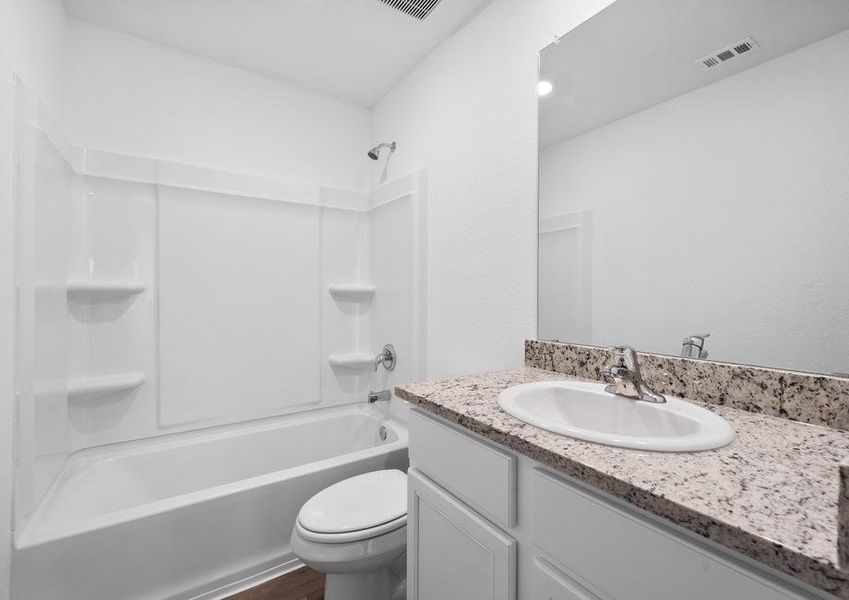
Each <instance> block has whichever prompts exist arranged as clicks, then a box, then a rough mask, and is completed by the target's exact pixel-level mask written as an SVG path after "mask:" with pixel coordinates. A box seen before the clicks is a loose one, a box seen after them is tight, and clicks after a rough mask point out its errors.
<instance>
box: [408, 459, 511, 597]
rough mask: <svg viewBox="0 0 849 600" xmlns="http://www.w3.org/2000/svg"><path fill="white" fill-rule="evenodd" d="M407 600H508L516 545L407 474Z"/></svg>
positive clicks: (436, 489) (427, 483) (441, 492)
mask: <svg viewBox="0 0 849 600" xmlns="http://www.w3.org/2000/svg"><path fill="white" fill-rule="evenodd" d="M408 481H409V509H408V515H407V536H408V537H407V552H408V555H407V557H408V563H407V564H408V569H407V590H408V592H407V597H408V598H409V600H513V599H515V597H516V541H515V540H513V539H512V538H511V537H510V536H509V535H507V534H505V533H504V532H502V531H500V530H499V529H497V528H496V527H494V526H493V525H491V524H490V523H488V522H487V521H486V520H485V519H483V518H482V517H480V516H479V515H477V514H476V513H475V512H473V511H472V510H470V509H469V508H467V507H466V506H464V505H463V504H462V503H461V502H460V501H458V500H456V499H455V498H453V497H452V496H451V495H449V494H448V493H446V492H445V491H444V490H442V489H441V488H439V487H438V486H437V485H436V484H435V483H433V482H431V481H429V480H428V479H427V478H426V477H424V476H422V475H421V474H420V473H418V472H416V471H415V470H411V471H410V473H409V480H408Z"/></svg>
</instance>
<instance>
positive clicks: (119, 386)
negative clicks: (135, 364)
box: [68, 373, 145, 402]
mask: <svg viewBox="0 0 849 600" xmlns="http://www.w3.org/2000/svg"><path fill="white" fill-rule="evenodd" d="M144 382H145V375H144V373H123V374H120V375H100V376H97V377H81V378H79V379H72V380H71V381H69V382H68V401H69V402H71V401H76V402H80V401H84V400H90V399H92V398H97V397H99V396H107V395H109V394H114V393H117V392H123V391H125V390H132V389H134V388H137V387H139V386H140V385H141V384H143V383H144Z"/></svg>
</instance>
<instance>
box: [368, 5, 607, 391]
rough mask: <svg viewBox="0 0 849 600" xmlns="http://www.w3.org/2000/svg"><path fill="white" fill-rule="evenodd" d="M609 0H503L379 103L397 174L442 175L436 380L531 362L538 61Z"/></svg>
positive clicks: (436, 225) (432, 299)
mask: <svg viewBox="0 0 849 600" xmlns="http://www.w3.org/2000/svg"><path fill="white" fill-rule="evenodd" d="M607 4H609V2H608V1H607V0H592V1H581V2H578V1H576V0H569V1H562V0H544V1H542V0H541V1H534V2H527V1H525V0H495V2H493V3H492V4H491V5H490V6H489V7H488V8H486V9H485V10H484V11H483V12H481V14H480V15H478V17H477V18H476V19H475V20H474V21H472V22H471V23H470V24H468V25H467V26H466V27H464V28H463V29H461V30H460V31H459V32H457V33H456V34H455V35H454V36H453V37H452V38H450V39H448V40H447V41H445V42H444V43H443V44H441V45H440V46H439V47H438V48H437V49H436V50H435V51H434V52H433V53H431V54H430V56H428V58H426V59H425V60H424V61H423V62H422V63H421V64H420V65H419V66H418V67H416V68H415V69H414V70H413V71H412V72H411V73H410V74H409V75H408V76H407V77H406V78H405V79H404V80H403V81H402V82H401V83H400V84H398V85H397V86H396V87H395V88H394V89H393V90H392V91H391V92H389V94H387V96H386V97H384V98H383V100H381V101H380V102H379V103H378V104H377V106H376V107H375V110H374V133H375V135H374V137H375V139H376V140H397V141H398V151H397V152H396V153H395V154H394V155H393V156H392V158H391V160H390V162H389V165H388V176H389V177H390V178H391V177H393V176H397V175H400V174H403V173H407V172H410V171H413V170H416V169H419V168H424V167H427V168H428V170H429V172H430V175H431V203H430V207H429V210H430V231H431V237H430V263H429V279H428V281H429V297H428V375H430V376H442V375H449V374H456V373H460V372H464V371H475V370H481V369H488V368H494V367H500V366H506V365H516V364H520V363H521V362H522V342H523V340H524V338H525V337H529V336H530V337H533V336H534V335H535V332H536V246H537V240H536V231H537V225H536V220H537V200H536V191H537V95H536V80H537V64H538V53H539V50H541V49H542V48H543V47H544V46H546V45H548V44H549V43H550V42H552V41H553V40H554V38H555V36H556V35H561V34H563V33H565V32H566V31H568V30H569V29H571V28H573V27H575V26H576V25H578V24H579V23H581V22H582V21H583V20H585V19H586V18H588V17H590V16H591V15H593V14H595V13H596V12H597V11H598V10H600V9H602V8H603V7H605V6H606V5H607ZM381 175H386V174H384V173H377V174H376V175H375V176H381Z"/></svg>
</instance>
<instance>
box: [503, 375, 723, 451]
mask: <svg viewBox="0 0 849 600" xmlns="http://www.w3.org/2000/svg"><path fill="white" fill-rule="evenodd" d="M604 388H605V384H604V383H590V382H583V381H539V382H535V383H525V384H522V385H515V386H513V387H509V388H507V389H506V390H504V391H503V392H501V394H499V396H498V405H499V406H500V407H501V408H502V409H503V410H505V411H506V412H508V413H509V414H511V415H513V416H514V417H516V418H517V419H519V420H520V421H524V422H525V423H528V424H530V425H535V426H536V427H541V428H542V429H546V430H548V431H551V432H554V433H559V434H561V435H566V436H569V437H573V438H577V439H579V440H586V441H588V442H596V443H599V444H606V445H608V446H618V447H620V448H633V449H636V450H655V451H660V452H697V451H700V450H713V449H715V448H721V447H722V446H726V445H728V444H730V443H731V442H732V441H734V428H733V427H731V425H730V424H729V423H728V421H726V420H725V419H723V418H722V417H720V416H719V415H717V414H714V413H712V412H710V411H709V410H707V409H704V408H702V407H700V406H696V405H695V404H691V403H690V402H687V401H686V400H682V399H681V398H676V397H674V396H667V397H666V400H667V401H666V402H665V403H663V404H654V403H650V402H644V401H641V400H633V399H631V398H625V397H622V396H616V395H614V394H610V393H608V392H605V391H604Z"/></svg>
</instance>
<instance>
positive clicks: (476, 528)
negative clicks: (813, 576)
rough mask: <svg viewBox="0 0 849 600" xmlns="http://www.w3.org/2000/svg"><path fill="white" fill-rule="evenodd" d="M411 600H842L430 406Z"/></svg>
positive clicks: (417, 445)
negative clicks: (504, 444)
mask: <svg viewBox="0 0 849 600" xmlns="http://www.w3.org/2000/svg"><path fill="white" fill-rule="evenodd" d="M413 413H414V414H413V415H412V416H411V422H410V462H411V467H412V468H411V469H410V478H409V481H410V490H409V515H408V538H407V542H408V563H407V564H408V575H407V577H408V598H410V600H505V599H513V598H518V600H660V599H664V600H665V599H669V600H802V599H823V598H831V596H829V595H828V594H826V593H825V592H822V591H820V590H815V589H813V588H812V587H810V586H807V585H805V584H803V583H801V582H797V581H795V580H792V579H791V578H790V577H788V576H786V575H784V574H781V573H778V572H777V571H775V570H773V569H770V568H768V567H765V566H760V565H755V564H753V563H752V561H749V560H747V559H745V558H743V557H741V556H740V555H738V554H736V553H734V552H732V551H730V550H728V549H726V548H724V547H722V546H720V545H718V544H716V543H713V542H711V541H709V540H705V539H703V538H700V537H698V536H696V535H695V534H690V533H689V532H686V531H684V530H682V529H680V528H678V527H676V526H674V525H673V524H671V523H669V522H667V521H664V520H663V519H660V518H658V517H655V516H654V515H650V514H648V513H645V512H643V511H641V510H639V509H637V508H635V507H633V506H631V505H629V504H627V503H625V502H624V501H622V500H619V499H616V498H613V497H611V496H608V495H606V494H603V493H600V492H598V491H596V490H594V489H592V488H590V487H588V486H586V485H583V484H581V483H579V482H577V481H575V480H572V479H570V478H568V477H566V476H563V475H561V474H559V473H555V472H552V471H551V470H550V469H548V468H546V467H543V466H542V465H541V464H540V463H537V462H534V461H532V460H530V459H528V458H526V457H524V456H522V457H520V456H518V455H517V454H516V453H514V452H513V451H511V450H508V449H506V448H503V447H501V446H497V445H495V444H493V443H492V442H489V441H487V440H483V439H481V438H480V437H479V436H477V435H474V434H472V433H469V432H466V431H464V430H463V429H462V428H460V427H458V426H456V425H454V424H450V423H447V422H445V421H444V420H442V419H440V418H438V417H434V416H432V415H425V414H423V413H422V412H421V410H416V411H413Z"/></svg>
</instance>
